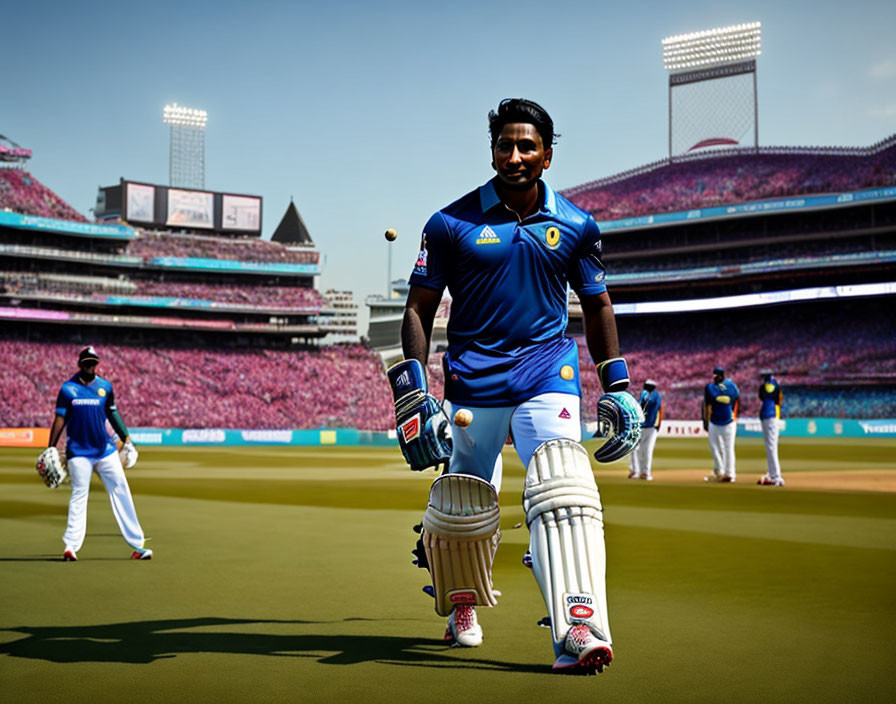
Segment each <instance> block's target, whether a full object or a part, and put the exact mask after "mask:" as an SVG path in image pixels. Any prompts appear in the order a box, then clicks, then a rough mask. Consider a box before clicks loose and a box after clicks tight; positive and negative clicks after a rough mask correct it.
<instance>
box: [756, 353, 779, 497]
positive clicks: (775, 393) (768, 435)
mask: <svg viewBox="0 0 896 704" xmlns="http://www.w3.org/2000/svg"><path fill="white" fill-rule="evenodd" d="M773 374H774V373H773V372H772V370H771V369H763V370H762V371H761V372H760V376H761V377H762V382H761V383H760V384H759V400H760V401H761V404H762V405H761V406H760V407H759V422H760V423H762V439H763V440H764V441H765V458H766V460H767V461H768V472H767V473H766V474H764V475H763V476H762V477H761V478H760V479H759V481H758V482H757V484H760V485H762V486H784V478H783V477H782V476H781V463H780V461H779V460H778V426H779V419H780V418H781V400H782V399H783V397H784V394H783V393H782V392H781V387H780V385H779V384H778V381H777V380H776V379H775V377H774V376H773Z"/></svg>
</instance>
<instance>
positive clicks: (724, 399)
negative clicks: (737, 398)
mask: <svg viewBox="0 0 896 704" xmlns="http://www.w3.org/2000/svg"><path fill="white" fill-rule="evenodd" d="M716 401H718V402H719V403H731V397H730V396H716Z"/></svg>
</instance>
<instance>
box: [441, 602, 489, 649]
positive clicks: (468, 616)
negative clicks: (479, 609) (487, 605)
mask: <svg viewBox="0 0 896 704" xmlns="http://www.w3.org/2000/svg"><path fill="white" fill-rule="evenodd" d="M445 640H447V641H449V642H450V643H451V645H452V646H454V647H463V648H475V647H476V646H478V645H482V626H480V625H479V621H478V620H477V619H476V610H475V609H474V608H473V607H472V606H465V605H459V606H455V607H454V611H452V612H451V615H450V616H449V617H448V626H447V628H445Z"/></svg>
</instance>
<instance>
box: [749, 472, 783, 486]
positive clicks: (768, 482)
mask: <svg viewBox="0 0 896 704" xmlns="http://www.w3.org/2000/svg"><path fill="white" fill-rule="evenodd" d="M756 483H757V484H758V485H759V486H784V480H783V479H781V478H780V477H778V478H777V479H772V478H771V477H770V476H768V475H767V474H763V475H762V478H761V479H760V480H759V481H758V482H756Z"/></svg>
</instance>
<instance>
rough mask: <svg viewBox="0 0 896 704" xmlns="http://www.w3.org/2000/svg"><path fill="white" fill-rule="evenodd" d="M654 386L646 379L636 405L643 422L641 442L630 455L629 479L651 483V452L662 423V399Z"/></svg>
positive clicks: (652, 381)
mask: <svg viewBox="0 0 896 704" xmlns="http://www.w3.org/2000/svg"><path fill="white" fill-rule="evenodd" d="M656 386H657V384H656V381H654V380H653V379H647V380H646V381H645V382H644V388H643V389H642V391H641V395H640V396H639V397H638V404H639V405H640V406H641V410H642V411H644V422H643V423H641V440H640V441H639V442H638V446H637V447H636V448H635V450H634V452H632V454H631V462H630V463H629V473H628V478H629V479H644V480H646V481H653V450H654V448H655V447H656V439H657V435H658V434H659V431H660V426H661V425H662V422H663V397H662V395H661V394H660V392H659V391H657V390H656Z"/></svg>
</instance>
